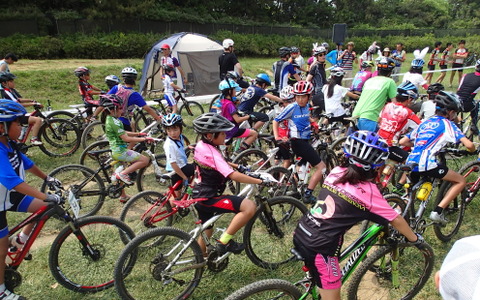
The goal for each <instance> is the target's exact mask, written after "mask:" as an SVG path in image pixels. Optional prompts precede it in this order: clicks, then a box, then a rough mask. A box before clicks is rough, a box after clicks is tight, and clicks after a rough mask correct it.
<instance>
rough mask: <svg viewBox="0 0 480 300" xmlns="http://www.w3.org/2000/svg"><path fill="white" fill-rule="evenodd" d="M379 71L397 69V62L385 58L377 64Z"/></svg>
mask: <svg viewBox="0 0 480 300" xmlns="http://www.w3.org/2000/svg"><path fill="white" fill-rule="evenodd" d="M377 68H378V69H379V70H385V71H392V70H393V69H394V68H395V61H394V60H393V59H391V58H390V57H385V56H383V57H382V58H381V59H380V60H379V61H378V63H377Z"/></svg>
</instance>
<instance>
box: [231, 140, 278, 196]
mask: <svg viewBox="0 0 480 300" xmlns="http://www.w3.org/2000/svg"><path fill="white" fill-rule="evenodd" d="M267 160H268V156H267V155H266V154H265V153H263V152H262V151H261V150H258V149H247V150H245V151H242V152H241V153H240V154H238V155H237V156H236V157H235V159H234V160H233V161H232V163H234V164H239V165H243V166H245V167H248V168H250V170H251V171H256V170H258V169H259V167H261V168H262V170H263V171H265V170H267V169H268V168H269V167H270V163H269V162H268V161H267ZM263 163H265V165H264V166H262V164H263ZM234 184H235V192H236V193H239V192H240V191H241V190H242V188H243V187H244V186H245V185H246V184H242V183H239V182H234Z"/></svg>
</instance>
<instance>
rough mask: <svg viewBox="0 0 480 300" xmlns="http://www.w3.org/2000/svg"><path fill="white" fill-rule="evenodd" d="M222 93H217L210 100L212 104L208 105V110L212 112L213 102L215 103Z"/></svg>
mask: <svg viewBox="0 0 480 300" xmlns="http://www.w3.org/2000/svg"><path fill="white" fill-rule="evenodd" d="M220 96H221V94H218V95H215V96H214V97H213V98H212V100H210V104H209V105H208V111H209V112H211V111H212V106H213V104H214V103H215V101H217V99H218V98H220Z"/></svg>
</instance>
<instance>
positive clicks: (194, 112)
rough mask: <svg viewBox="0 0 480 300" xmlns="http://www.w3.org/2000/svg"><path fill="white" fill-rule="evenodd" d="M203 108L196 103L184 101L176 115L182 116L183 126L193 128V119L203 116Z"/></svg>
mask: <svg viewBox="0 0 480 300" xmlns="http://www.w3.org/2000/svg"><path fill="white" fill-rule="evenodd" d="M203 112H204V111H203V106H202V105H201V104H200V103H198V102H197V101H190V100H184V101H183V104H182V106H180V108H179V109H178V113H179V114H180V115H181V116H182V120H183V124H184V125H185V126H186V127H187V128H193V123H192V122H193V119H195V118H196V117H198V116H200V115H201V114H203Z"/></svg>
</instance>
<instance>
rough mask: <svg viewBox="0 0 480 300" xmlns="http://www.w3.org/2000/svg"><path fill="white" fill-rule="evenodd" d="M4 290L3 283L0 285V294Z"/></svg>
mask: <svg viewBox="0 0 480 300" xmlns="http://www.w3.org/2000/svg"><path fill="white" fill-rule="evenodd" d="M6 289H7V287H6V286H5V283H2V284H0V294H1V293H3V292H5V290H6Z"/></svg>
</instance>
